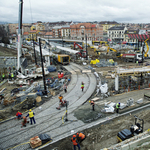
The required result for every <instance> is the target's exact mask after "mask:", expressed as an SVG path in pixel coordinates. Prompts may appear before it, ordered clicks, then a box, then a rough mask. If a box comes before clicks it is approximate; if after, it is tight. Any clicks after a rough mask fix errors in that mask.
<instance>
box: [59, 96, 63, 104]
mask: <svg viewBox="0 0 150 150" xmlns="http://www.w3.org/2000/svg"><path fill="white" fill-rule="evenodd" d="M58 98H59V103H62V102H63V101H62V99H63V96H62V95H59V97H58Z"/></svg>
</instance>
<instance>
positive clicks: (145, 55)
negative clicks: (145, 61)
mask: <svg viewBox="0 0 150 150" xmlns="http://www.w3.org/2000/svg"><path fill="white" fill-rule="evenodd" d="M147 41H148V39H146V40H145V41H144V43H145V44H146V47H147V50H146V52H145V54H144V57H147V56H148V54H147V53H148V51H149V46H148V44H147Z"/></svg>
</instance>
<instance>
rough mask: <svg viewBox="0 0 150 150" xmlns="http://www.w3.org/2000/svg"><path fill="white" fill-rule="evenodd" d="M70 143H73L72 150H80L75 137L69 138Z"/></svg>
mask: <svg viewBox="0 0 150 150" xmlns="http://www.w3.org/2000/svg"><path fill="white" fill-rule="evenodd" d="M71 142H72V143H73V147H74V150H76V146H77V147H78V149H79V150H80V145H79V143H78V141H77V138H76V135H73V137H72V138H71Z"/></svg>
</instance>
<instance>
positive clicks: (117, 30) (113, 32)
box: [107, 26, 127, 42]
mask: <svg viewBox="0 0 150 150" xmlns="http://www.w3.org/2000/svg"><path fill="white" fill-rule="evenodd" d="M126 30H127V28H126V27H123V26H114V27H112V28H109V29H108V31H107V35H108V38H109V39H110V40H111V41H115V42H121V41H123V40H124V33H125V31H126Z"/></svg>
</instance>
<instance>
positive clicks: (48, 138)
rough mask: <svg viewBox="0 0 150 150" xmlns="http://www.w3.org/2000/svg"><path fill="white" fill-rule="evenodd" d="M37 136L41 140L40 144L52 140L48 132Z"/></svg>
mask: <svg viewBox="0 0 150 150" xmlns="http://www.w3.org/2000/svg"><path fill="white" fill-rule="evenodd" d="M39 138H40V140H41V141H42V144H46V143H47V142H49V141H52V139H51V137H50V136H49V135H48V134H40V135H39Z"/></svg>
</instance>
